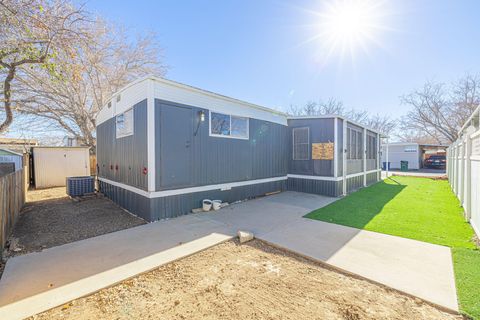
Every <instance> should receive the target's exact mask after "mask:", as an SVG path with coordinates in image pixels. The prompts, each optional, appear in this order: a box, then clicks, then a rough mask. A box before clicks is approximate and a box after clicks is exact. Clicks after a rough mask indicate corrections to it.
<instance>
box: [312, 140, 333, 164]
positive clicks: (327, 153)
mask: <svg viewBox="0 0 480 320" xmlns="http://www.w3.org/2000/svg"><path fill="white" fill-rule="evenodd" d="M333 154H334V143H333V142H325V143H312V159H313V160H333Z"/></svg>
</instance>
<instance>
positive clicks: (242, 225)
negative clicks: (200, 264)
mask: <svg viewBox="0 0 480 320" xmlns="http://www.w3.org/2000/svg"><path fill="white" fill-rule="evenodd" d="M335 200H336V198H329V197H323V196H318V195H311V194H304V193H296V192H284V193H281V194H277V195H274V196H269V197H264V198H260V199H256V200H251V201H247V202H243V203H239V204H236V205H232V206H229V207H226V208H224V209H222V210H220V211H217V212H209V213H200V214H195V215H188V216H183V217H180V218H176V219H172V220H168V221H162V222H156V223H151V224H148V225H144V226H139V227H135V228H132V229H127V230H123V231H119V232H115V233H111V234H107V235H103V236H99V237H95V238H91V239H87V240H83V241H78V242H75V243H70V244H67V245H63V246H59V247H55V248H51V249H47V250H44V251H42V252H39V253H32V254H27V255H24V256H19V257H15V258H12V259H10V260H8V262H7V265H6V268H5V271H4V274H3V277H2V279H1V280H0V306H5V307H3V308H0V314H1V313H2V309H5V308H7V307H8V306H6V305H8V304H11V303H12V302H15V301H17V303H16V305H19V302H18V301H20V302H21V301H22V299H23V301H25V302H27V301H28V303H29V304H32V303H35V299H34V298H35V297H37V300H38V299H41V298H42V295H43V294H44V293H45V292H47V293H48V291H51V290H53V289H56V288H62V287H66V286H68V285H70V284H72V283H76V284H78V283H81V281H83V279H88V278H89V277H92V276H95V275H97V274H99V273H102V272H106V271H109V270H115V269H116V268H119V267H121V266H123V265H125V264H130V263H132V262H135V261H139V260H142V259H144V258H147V257H150V256H152V255H155V254H158V253H161V252H162V251H164V250H169V249H172V248H175V247H182V245H185V244H188V243H189V242H191V241H193V240H195V239H199V238H204V237H208V236H210V235H212V234H220V235H224V236H225V237H226V238H228V237H230V236H233V235H235V233H236V231H237V230H248V231H252V232H254V233H255V236H256V237H257V238H259V239H263V240H265V241H268V242H270V243H272V244H274V245H277V246H280V247H284V248H286V249H289V250H292V251H296V252H298V253H300V254H303V255H306V256H309V257H311V258H313V259H317V260H320V261H323V262H326V263H328V264H330V265H332V266H334V267H337V268H340V269H343V270H345V271H348V272H351V273H354V274H357V275H360V276H362V277H365V278H368V279H370V280H373V281H376V282H379V283H381V284H384V285H387V286H389V287H392V288H394V289H397V290H400V291H403V292H406V293H408V294H411V295H414V296H418V297H420V298H422V299H425V300H427V301H430V302H433V303H435V304H438V305H440V306H443V307H446V308H449V309H452V310H457V299H456V292H455V282H454V274H453V266H452V261H451V253H450V249H449V248H447V247H442V246H438V245H433V244H428V243H423V242H419V241H414V240H409V239H404V238H400V237H394V236H388V235H384V234H379V233H375V232H370V231H362V230H358V229H354V228H349V227H344V226H340V225H335V224H330V223H325V222H320V221H315V220H310V219H305V218H302V216H303V215H305V214H306V213H308V212H310V211H312V210H313V209H316V208H319V207H322V206H325V205H327V204H329V203H331V202H333V201H335ZM215 239H224V238H222V237H220V238H218V237H217V238H215ZM209 243H210V242H209ZM179 245H180V246H179ZM209 245H212V244H209ZM118 281H119V280H118V278H116V282H118ZM116 282H112V283H116ZM102 286H103V287H105V286H106V285H105V284H104V283H103V284H102ZM98 289H100V288H97V289H96V290H98ZM85 294H86V293H83V294H82V295H85ZM29 297H30V298H29ZM32 299H33V302H32ZM20 305H21V304H20ZM50 307H51V306H50ZM2 319H3V318H2Z"/></svg>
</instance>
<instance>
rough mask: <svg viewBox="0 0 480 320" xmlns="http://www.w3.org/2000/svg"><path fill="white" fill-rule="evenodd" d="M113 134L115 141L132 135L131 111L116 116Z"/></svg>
mask: <svg viewBox="0 0 480 320" xmlns="http://www.w3.org/2000/svg"><path fill="white" fill-rule="evenodd" d="M115 132H116V137H117V139H118V138H122V137H126V136H130V135H132V134H133V109H130V110H127V111H125V112H124V113H121V114H119V115H117V116H116V118H115Z"/></svg>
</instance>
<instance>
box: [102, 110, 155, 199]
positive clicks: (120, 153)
mask: <svg viewBox="0 0 480 320" xmlns="http://www.w3.org/2000/svg"><path fill="white" fill-rule="evenodd" d="M133 117H134V125H133V128H134V134H133V135H131V136H127V137H122V138H119V139H117V138H116V136H115V118H112V119H109V120H107V121H105V122H103V123H101V124H100V125H98V127H97V165H98V171H99V172H98V176H99V177H102V178H106V179H109V180H112V181H116V182H120V183H125V184H128V185H131V186H135V187H137V188H141V189H144V190H146V189H147V175H145V174H143V168H144V167H145V168H146V167H147V100H143V101H142V102H139V103H137V104H136V105H135V106H133Z"/></svg>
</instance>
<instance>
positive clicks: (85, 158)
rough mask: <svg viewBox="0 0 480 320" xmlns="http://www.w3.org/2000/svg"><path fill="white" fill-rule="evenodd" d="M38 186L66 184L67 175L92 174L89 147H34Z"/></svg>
mask: <svg viewBox="0 0 480 320" xmlns="http://www.w3.org/2000/svg"><path fill="white" fill-rule="evenodd" d="M32 153H33V171H34V176H35V187H36V188H49V187H61V186H65V184H66V178H67V177H77V176H89V175H90V153H89V148H88V147H33V148H32Z"/></svg>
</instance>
